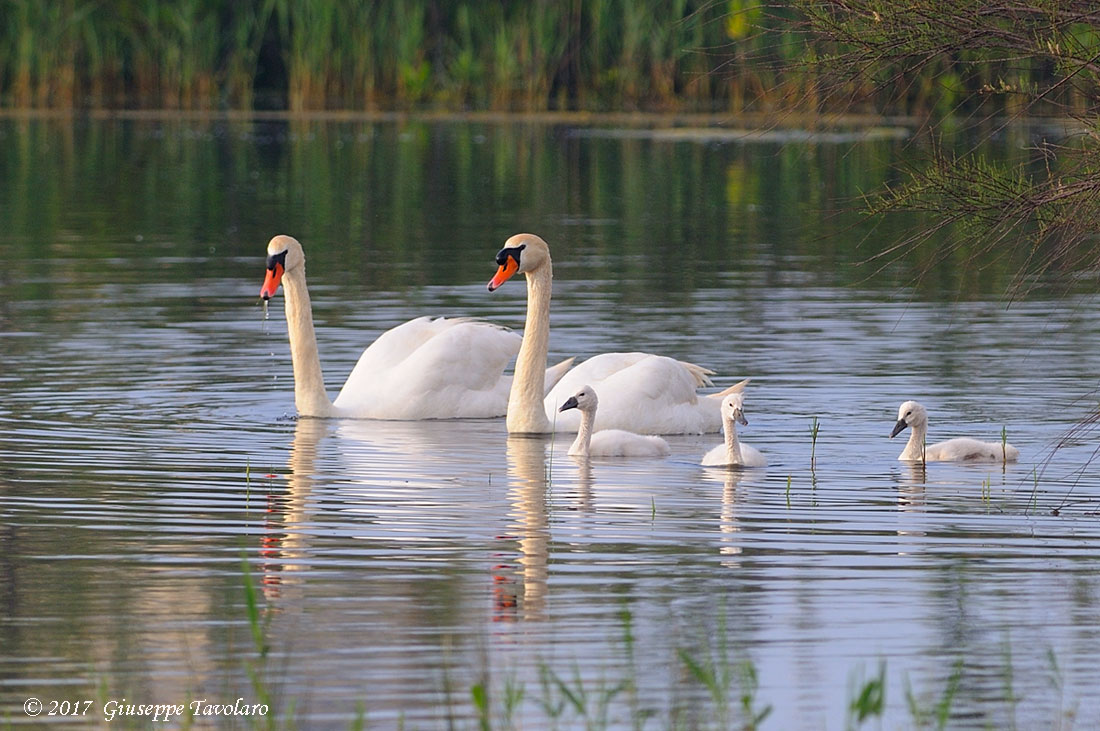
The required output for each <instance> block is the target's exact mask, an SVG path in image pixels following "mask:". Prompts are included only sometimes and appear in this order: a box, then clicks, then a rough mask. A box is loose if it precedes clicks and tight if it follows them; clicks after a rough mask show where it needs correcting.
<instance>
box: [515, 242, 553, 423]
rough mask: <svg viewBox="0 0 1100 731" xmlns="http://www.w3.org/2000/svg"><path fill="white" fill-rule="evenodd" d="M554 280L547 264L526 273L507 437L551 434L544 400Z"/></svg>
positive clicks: (551, 269) (549, 265)
mask: <svg viewBox="0 0 1100 731" xmlns="http://www.w3.org/2000/svg"><path fill="white" fill-rule="evenodd" d="M553 279H554V273H553V268H552V267H551V264H550V262H549V261H547V262H546V264H544V265H543V266H541V267H539V268H538V269H536V270H534V271H530V272H527V321H526V323H525V324H524V326H523V343H522V345H520V348H519V355H518V356H517V357H516V374H515V378H514V379H513V380H512V391H511V393H510V394H509V395H508V418H507V424H508V433H510V434H517V433H518V434H523V433H531V434H544V433H546V432H549V431H550V430H551V428H550V420H549V419H547V418H546V410H545V407H544V406H543V398H544V396H545V390H546V356H547V353H548V352H549V350H550V291H551V285H552V282H553Z"/></svg>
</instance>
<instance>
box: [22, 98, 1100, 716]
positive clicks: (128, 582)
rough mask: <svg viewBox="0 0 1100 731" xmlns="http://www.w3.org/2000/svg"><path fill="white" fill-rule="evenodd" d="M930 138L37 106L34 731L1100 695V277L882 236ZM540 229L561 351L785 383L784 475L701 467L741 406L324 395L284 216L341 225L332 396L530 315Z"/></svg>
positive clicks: (27, 475)
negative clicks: (341, 410) (504, 266)
mask: <svg viewBox="0 0 1100 731" xmlns="http://www.w3.org/2000/svg"><path fill="white" fill-rule="evenodd" d="M1029 139H1030V137H1029V135H1028V133H1026V132H1016V133H1013V134H1010V135H1008V136H1005V137H1003V138H1000V139H998V140H997V141H995V143H994V145H993V147H992V148H991V149H992V150H993V151H994V152H996V154H998V155H1002V156H1005V157H1012V156H1018V155H1021V154H1025V153H1024V152H1022V150H1023V147H1024V146H1025V145H1026V143H1027V142H1028V140H1029ZM920 154H921V148H920V145H916V144H914V143H913V142H911V141H909V140H908V139H907V138H906V137H905V136H904V133H902V134H900V135H899V134H897V133H896V131H893V130H885V131H882V133H881V134H871V135H867V134H832V135H828V136H823V137H820V138H815V137H813V136H809V137H807V136H806V135H792V136H791V137H790V138H789V139H788V138H785V137H783V136H782V135H769V136H764V137H758V138H752V139H748V140H741V139H737V138H736V137H730V136H718V137H714V136H690V135H686V136H685V135H646V134H639V133H638V132H637V131H636V130H633V131H629V132H621V131H617V130H608V129H578V128H572V127H569V126H563V125H552V124H534V123H528V124H524V123H517V124H503V123H502V124H488V123H484V124H482V123H415V122H410V123H367V122H360V123H351V122H344V123H336V122H298V123H290V122H280V121H263V122H256V123H244V122H241V123H236V122H234V123H230V122H209V121H185V122H180V121H155V120H152V121H148V120H147V121H141V120H99V121H76V122H71V121H58V120H19V119H16V120H12V119H8V120H2V121H0V168H2V170H3V177H4V182H3V185H2V186H0V220H2V221H3V226H2V228H0V257H2V261H3V265H2V266H0V353H2V358H0V362H2V364H3V368H2V369H0V724H4V725H6V724H9V723H10V724H12V725H16V726H20V725H23V724H25V723H34V724H42V723H44V722H54V723H58V724H61V723H71V724H73V725H75V726H82V727H83V726H97V725H99V724H100V723H102V722H103V720H104V714H103V707H104V705H105V704H106V703H109V702H113V701H122V700H123V699H125V700H126V702H128V703H132V704H139V703H140V704H153V703H174V704H186V703H189V702H191V701H194V700H200V699H206V700H207V701H208V702H209V703H211V704H213V703H233V702H234V701H235V699H237V698H244V699H245V701H247V702H248V703H259V702H266V703H268V704H270V706H271V708H272V713H273V714H277V718H278V722H279V723H280V724H291V725H298V726H301V727H308V728H347V727H349V726H351V725H352V724H353V723H355V722H356V720H357V719H359V720H363V719H365V721H366V723H367V725H368V726H369V727H373V728H393V727H398V726H403V727H405V728H417V729H420V728H423V729H435V728H450V727H458V728H475V727H477V726H478V721H477V718H478V713H479V710H478V709H479V703H478V702H476V701H475V695H477V693H476V692H472V691H476V689H478V688H485V689H487V691H488V694H487V695H488V700H487V701H486V702H485V704H486V705H488V707H489V710H488V715H489V717H490V719H491V722H492V725H493V726H494V727H508V726H509V725H514V726H515V727H520V728H546V727H561V728H575V727H583V726H585V725H586V724H587V725H589V726H595V727H601V726H604V725H606V726H610V727H645V728H669V727H677V728H699V727H703V728H708V727H709V728H725V727H733V726H740V725H742V724H744V723H745V722H746V720H747V719H749V718H750V717H751V715H752V714H758V713H761V712H763V711H764V710H765V709H768V708H770V715H768V716H767V717H766V718H765V719H764V720H763V723H762V724H761V727H762V728H774V729H794V728H805V729H825V728H828V729H839V728H845V727H849V726H859V725H860V720H859V717H858V714H857V713H856V712H855V711H853V710H851V704H852V702H853V700H854V699H857V698H858V697H859V696H860V694H861V692H862V691H864V690H865V688H867V686H866V685H865V684H866V683H868V682H869V681H874V680H876V679H878V678H879V677H880V673H881V677H882V679H883V681H884V687H885V695H884V698H883V700H884V705H883V707H882V711H881V712H882V715H881V722H880V721H879V720H876V719H875V717H873V716H872V717H870V718H868V719H867V720H866V721H865V723H866V724H867V725H868V726H869V727H879V726H880V725H881V727H884V728H910V727H918V726H921V725H922V724H925V725H931V726H933V727H934V726H935V725H936V723H937V713H942V714H943V716H944V718H945V720H946V721H947V722H948V725H949V726H950V727H952V728H1012V727H1017V728H1052V727H1059V726H1061V727H1071V726H1072V727H1074V728H1094V727H1096V726H1097V725H1100V697H1098V696H1097V695H1096V693H1095V689H1096V688H1097V687H1098V686H1100V662H1098V659H1100V596H1098V595H1100V572H1098V571H1097V564H1096V557H1095V552H1096V545H1097V540H1098V539H1100V518H1098V511H1100V460H1097V459H1096V449H1097V444H1098V439H1100V433H1097V432H1093V431H1089V430H1084V431H1082V432H1080V433H1076V434H1071V433H1070V432H1071V430H1072V429H1073V428H1074V426H1075V424H1077V423H1078V422H1080V421H1081V420H1083V419H1085V418H1086V417H1087V416H1088V415H1089V413H1090V409H1093V408H1094V407H1095V403H1096V400H1097V397H1096V388H1097V385H1098V383H1100V357H1098V356H1097V353H1100V318H1098V317H1097V316H1096V315H1097V312H1096V311H1097V306H1098V304H1097V301H1096V299H1095V297H1094V296H1093V295H1092V292H1093V290H1094V282H1093V280H1091V279H1083V278H1082V279H1079V280H1077V284H1076V285H1075V286H1074V287H1073V288H1071V289H1065V288H1055V287H1052V286H1048V285H1046V284H1044V283H1042V282H1039V283H1037V284H1036V285H1035V286H1034V287H1032V288H1031V289H1030V290H1029V291H1028V293H1027V294H1026V296H1022V297H1020V298H1019V299H1017V300H1016V301H1014V302H1012V303H1009V302H1008V301H1007V300H1006V299H1005V295H1004V293H1005V291H1006V290H1007V287H1008V285H1009V284H1010V283H1011V281H1012V276H1013V274H1014V272H1016V271H1017V268H1018V267H1019V266H1020V264H1021V261H1020V260H1018V259H1016V258H1014V257H1013V256H1012V255H1004V254H1001V255H998V256H996V257H992V258H988V257H987V258H982V257H975V256H974V254H973V252H968V251H966V250H965V248H964V249H962V250H958V251H955V252H953V253H952V254H950V255H949V256H948V257H946V259H943V260H938V259H937V257H936V249H935V247H934V246H932V245H929V246H925V247H922V248H921V249H920V250H918V251H916V252H911V253H908V254H905V255H904V256H902V257H900V258H898V257H891V256H887V257H885V258H883V259H877V260H875V261H873V262H872V263H870V264H866V263H865V262H867V261H868V260H870V259H872V258H873V257H875V255H876V254H879V253H880V252H883V251H885V250H886V249H887V247H888V246H889V245H890V244H891V243H892V242H893V241H895V240H896V238H897V236H898V235H900V234H901V233H902V232H904V231H905V230H907V227H908V226H911V225H913V224H914V223H915V221H912V220H908V221H906V220H899V221H892V222H887V223H885V224H877V225H872V223H871V222H865V221H863V219H862V217H861V216H859V215H858V214H854V213H852V212H850V210H849V209H850V208H851V207H852V206H854V205H855V203H854V198H855V197H857V196H858V195H859V194H860V193H861V192H862V191H866V190H872V189H874V188H875V187H876V186H877V185H879V184H880V183H881V182H883V181H885V180H889V179H891V176H892V175H893V173H892V172H891V167H892V166H893V165H895V164H897V163H899V162H913V161H915V160H917V159H918V158H919V156H920ZM524 230H529V231H533V232H536V233H539V234H541V235H542V236H543V237H544V238H545V239H546V240H547V241H548V242H549V243H550V246H551V248H552V252H553V254H554V256H555V275H556V278H555V283H554V303H553V329H552V332H551V358H552V360H553V359H560V358H562V357H566V356H568V355H577V356H579V357H580V358H585V357H588V356H591V355H594V354H596V353H599V352H603V351H607V350H634V349H639V350H647V351H654V352H659V353H663V354H667V355H673V356H676V357H677V358H680V359H684V360H690V361H693V362H697V363H700V364H703V365H706V366H708V367H710V368H712V369H714V370H715V371H716V372H717V374H718V375H717V376H716V378H715V383H716V386H718V387H724V386H728V385H730V384H731V383H733V382H735V381H737V380H740V379H742V378H745V377H750V376H751V377H752V378H753V382H752V384H751V385H750V386H749V389H748V391H747V397H746V415H747V417H748V419H749V425H748V426H747V427H744V428H743V429H742V437H743V439H744V440H745V441H746V442H748V443H750V444H753V445H754V446H757V447H758V448H760V449H761V450H762V451H764V452H765V453H766V454H767V456H768V458H769V460H770V462H771V464H770V466H769V467H767V468H766V469H759V470H749V471H744V472H734V471H726V470H715V469H710V468H702V467H700V466H698V460H699V458H700V457H701V456H702V455H703V453H704V452H705V451H706V450H707V449H709V448H710V447H711V446H713V445H714V444H717V443H718V442H719V440H720V437H719V436H718V435H704V436H676V437H671V438H670V439H669V441H670V443H671V445H672V450H673V451H672V456H671V457H669V458H668V459H664V460H650V461H615V460H595V461H593V462H592V463H591V464H589V465H579V464H577V463H576V462H574V461H573V460H572V459H571V458H569V457H568V456H566V454H565V452H566V449H567V447H568V444H569V441H570V439H569V437H568V436H566V435H559V436H557V437H556V438H553V439H524V438H514V437H513V438H510V437H508V436H507V434H506V432H505V428H504V422H503V420H502V419H498V420H483V421H481V420H479V421H456V422H421V423H396V422H369V421H318V420H302V421H295V420H294V418H293V414H294V400H293V381H292V375H291V365H290V358H289V348H288V345H287V341H286V327H285V322H284V319H283V312H282V295H281V294H280V295H279V296H278V297H277V298H276V299H275V300H274V301H273V305H274V306H273V307H272V312H271V318H270V319H269V320H268V321H266V322H265V321H264V318H263V314H262V311H261V308H260V306H259V302H258V298H257V292H258V290H259V286H260V283H261V281H262V278H263V274H264V256H265V246H266V243H267V241H268V239H269V238H270V237H271V236H272V235H274V234H276V233H288V234H292V235H294V236H296V237H298V238H299V239H300V240H301V241H302V243H303V245H304V247H305V249H306V253H307V256H308V257H309V277H310V279H309V281H310V286H311V293H312V296H313V307H314V316H315V318H316V321H317V327H318V338H319V344H320V349H321V357H322V361H323V365H324V368H325V374H326V377H327V378H328V379H329V382H328V386H329V391H330V393H332V394H335V392H336V391H337V390H338V389H339V386H340V385H341V383H342V382H343V379H344V377H345V376H346V375H347V373H348V372H349V371H350V370H351V367H352V366H353V364H354V363H355V360H356V359H357V357H358V355H359V353H360V352H361V351H362V349H363V348H364V347H365V346H366V345H367V344H369V343H370V342H371V341H372V340H374V338H376V337H377V336H378V334H379V333H381V332H382V331H384V330H386V329H388V328H390V327H392V326H394V325H396V324H398V323H400V322H402V321H404V320H406V319H409V318H411V317H415V316H419V315H424V314H432V315H471V316H478V317H485V318H488V319H490V320H492V321H494V322H497V323H500V324H503V325H507V326H510V327H514V328H517V329H518V328H521V327H522V324H523V314H524V306H525V291H524V288H523V286H522V283H521V282H510V283H508V284H507V285H505V286H504V287H503V288H502V289H501V290H499V291H498V292H495V293H493V294H492V295H490V294H488V293H487V292H486V291H485V282H486V281H487V280H488V278H489V277H490V276H491V274H492V273H493V271H494V270H495V265H494V264H493V256H494V255H495V253H496V251H497V249H498V248H499V247H500V246H501V244H502V243H503V241H504V240H505V239H506V238H507V237H508V236H509V235H511V234H513V233H516V232H518V231H524ZM909 398H916V399H919V400H921V401H922V402H923V403H924V404H925V405H926V406H928V407H929V409H930V411H931V428H930V439H931V440H935V439H938V438H947V437H951V436H960V435H972V436H977V437H983V438H986V439H988V440H991V441H997V440H999V439H1000V436H1001V429H1002V427H1003V428H1004V429H1005V432H1006V434H1007V437H1008V439H1009V441H1011V442H1012V443H1013V444H1015V445H1016V446H1017V447H1019V448H1020V450H1021V453H1022V459H1021V462H1020V463H1019V464H1014V465H1008V466H1007V468H1002V466H1001V465H984V466H973V465H971V466H959V465H946V464H932V465H929V466H928V468H927V469H926V470H922V469H918V468H914V467H912V466H908V465H906V464H903V463H899V462H898V461H897V460H896V457H897V455H898V453H899V452H900V451H901V448H902V446H903V441H899V439H895V440H890V439H888V438H887V435H888V434H889V433H890V430H891V428H892V426H893V424H894V421H895V419H896V414H897V406H898V404H899V403H900V402H901V401H903V400H905V399H909ZM815 418H816V420H817V423H818V425H819V434H818V438H817V440H816V445H814V446H812V441H811V436H810V432H811V425H812V424H813V420H814V419H815ZM902 439H904V436H903V437H902ZM1058 445H1061V446H1060V448H1059V449H1057V450H1055V447H1056V446H1058ZM244 565H247V568H248V575H247V577H246V574H245V572H244V569H243V566H244ZM249 581H251V582H252V584H253V585H254V586H255V588H256V599H257V613H258V614H257V617H256V621H255V622H254V623H252V622H250V612H249V608H248V602H247V599H246V597H247V592H246V589H245V587H246V586H247V585H248V583H249ZM254 630H256V632H258V633H259V634H260V636H261V638H260V640H259V642H257V640H256V638H255V636H254ZM258 644H260V645H263V646H264V647H265V648H266V652H265V653H260V652H258V650H257V645H258ZM707 680H712V683H711V685H712V686H713V687H709V686H708V683H707ZM870 690H871V691H873V690H874V688H873V686H872V687H871V688H870ZM870 695H874V693H873V692H871V693H870ZM32 697H33V698H37V699H39V700H40V701H42V703H43V704H44V706H45V707H44V710H43V713H42V714H41V715H39V716H36V717H34V718H29V717H28V716H27V715H26V713H25V712H24V703H25V701H26V700H27V699H28V698H32ZM743 697H744V698H745V699H746V700H744V701H743V700H742V699H743ZM63 701H69V702H77V701H92V703H91V704H90V707H89V709H88V710H87V711H86V715H83V716H78V717H75V718H71V717H70V718H63V717H59V716H53V717H50V716H48V713H49V712H50V711H51V710H55V711H56V710H61V708H60V705H57V704H55V703H54V702H58V704H59V703H60V702H63ZM254 720H255V719H247V718H235V719H234V718H226V717H204V718H201V719H197V721H198V723H199V725H200V727H248V726H251V725H254V724H253V721H254ZM147 723H148V719H140V718H133V717H129V718H125V719H122V720H121V721H119V720H118V719H116V720H115V721H114V722H113V724H112V725H113V726H116V725H120V724H121V725H124V726H127V727H132V726H145V725H147ZM261 725H262V724H261Z"/></svg>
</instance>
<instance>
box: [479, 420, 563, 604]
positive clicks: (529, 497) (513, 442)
mask: <svg viewBox="0 0 1100 731" xmlns="http://www.w3.org/2000/svg"><path fill="white" fill-rule="evenodd" d="M507 449H508V502H509V506H510V507H509V511H508V518H509V530H511V531H512V532H513V533H515V534H516V540H517V542H518V544H519V551H520V555H519V557H518V558H517V562H518V564H519V567H518V569H517V570H516V571H515V572H514V574H513V575H512V577H508V576H506V575H504V574H503V573H501V572H500V571H499V570H500V569H504V568H508V567H507V566H506V565H501V566H497V567H495V568H496V569H497V570H498V572H497V573H494V576H493V579H494V581H493V591H494V610H495V613H494V619H498V620H499V619H512V618H522V619H525V620H540V619H543V618H545V616H546V591H547V589H546V580H547V573H548V564H549V559H550V556H549V553H550V519H549V506H548V505H547V501H548V500H549V497H548V495H547V474H546V470H547V461H546V440H545V439H543V438H539V437H530V436H519V435H510V436H509V437H508V441H507Z"/></svg>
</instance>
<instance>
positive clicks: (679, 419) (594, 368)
mask: <svg viewBox="0 0 1100 731" xmlns="http://www.w3.org/2000/svg"><path fill="white" fill-rule="evenodd" d="M689 365H690V364H685V363H682V362H681V361H678V360H674V359H672V358H668V357H665V356H661V355H652V354H649V353H604V354H602V355H597V356H595V357H593V358H589V359H588V360H586V361H585V362H584V363H581V364H580V365H579V366H576V367H575V368H573V370H571V371H570V372H569V373H567V374H565V376H564V377H563V378H562V379H561V381H559V382H558V384H557V385H556V386H555V387H554V388H553V389H552V390H551V391H550V394H549V395H548V396H547V397H546V400H545V402H544V406H545V408H546V414H547V417H548V418H550V420H551V421H555V419H556V426H557V428H559V429H563V430H569V431H576V430H577V428H578V427H579V425H580V417H579V415H578V414H576V413H574V412H568V411H567V412H565V413H563V414H559V413H558V411H557V410H558V407H559V406H560V405H561V404H562V403H563V402H564V401H565V399H566V398H568V397H569V396H571V395H572V394H573V393H575V392H576V391H577V390H578V389H579V388H581V386H583V385H585V384H589V385H591V386H592V388H593V389H594V390H595V391H596V393H598V394H599V395H600V406H599V409H598V410H597V411H596V423H595V428H596V429H597V430H599V429H627V430H633V431H638V432H646V433H649V434H691V433H702V432H710V431H717V430H719V429H720V428H721V414H720V404H719V403H718V401H716V400H714V399H700V398H699V396H698V395H697V394H696V392H695V389H696V388H697V387H698V386H699V385H700V384H701V379H702V378H703V377H704V374H702V373H701V372H700V370H699V369H698V367H694V368H693V367H689Z"/></svg>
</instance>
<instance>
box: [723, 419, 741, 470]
mask: <svg viewBox="0 0 1100 731" xmlns="http://www.w3.org/2000/svg"><path fill="white" fill-rule="evenodd" d="M723 421H724V422H725V423H724V425H723V426H724V427H725V428H724V429H723V431H724V432H725V436H726V458H727V459H729V463H730V464H741V443H740V442H738V441H737V422H735V421H734V420H733V419H723Z"/></svg>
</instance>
